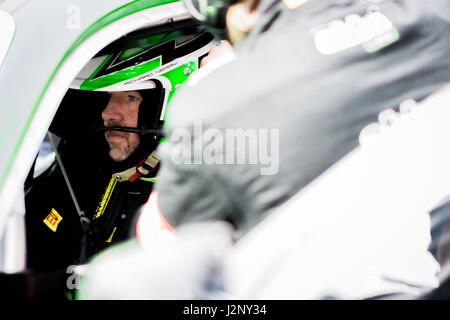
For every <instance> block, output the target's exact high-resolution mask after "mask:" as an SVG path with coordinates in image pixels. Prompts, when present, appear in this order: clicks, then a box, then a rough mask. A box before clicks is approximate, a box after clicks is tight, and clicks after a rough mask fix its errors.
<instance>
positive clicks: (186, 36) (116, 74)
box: [71, 27, 220, 125]
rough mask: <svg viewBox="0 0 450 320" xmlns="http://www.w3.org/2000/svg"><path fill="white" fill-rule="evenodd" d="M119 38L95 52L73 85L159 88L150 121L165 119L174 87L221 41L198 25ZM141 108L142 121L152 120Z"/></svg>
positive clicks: (113, 88)
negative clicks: (156, 106)
mask: <svg viewBox="0 0 450 320" xmlns="http://www.w3.org/2000/svg"><path fill="white" fill-rule="evenodd" d="M141 33H142V32H141ZM119 40H120V41H116V42H114V43H112V44H111V45H110V46H108V47H106V48H104V49H103V50H102V51H100V52H99V53H98V54H97V55H96V56H94V58H92V59H91V61H90V62H89V63H88V64H87V65H86V66H85V67H84V68H83V69H82V70H81V72H80V73H79V74H78V76H77V77H76V78H75V80H74V81H73V83H72V85H71V88H72V89H78V90H88V91H107V92H110V91H131V90H139V91H141V92H142V90H145V91H147V89H159V90H160V92H161V93H160V94H159V96H161V98H160V99H158V100H159V104H160V105H159V106H158V111H157V113H158V114H157V115H156V119H152V121H151V122H155V120H159V121H163V120H164V117H165V114H166V111H167V110H166V107H167V104H168V102H169V101H170V99H171V97H172V96H173V94H174V92H175V89H177V88H178V87H179V86H180V85H181V84H183V83H184V82H185V81H186V79H187V78H188V77H189V75H190V74H192V72H194V71H195V70H197V69H198V67H199V62H200V59H201V58H202V57H203V56H205V55H206V54H207V53H208V51H209V50H210V49H211V48H212V47H214V46H216V45H218V44H219V43H220V42H219V41H218V40H217V39H216V38H215V37H214V35H213V34H211V33H209V32H207V31H205V30H204V29H199V28H198V27H197V28H188V29H187V30H186V29H184V30H177V31H173V29H172V30H170V31H169V32H161V33H158V34H152V35H145V34H144V35H140V34H139V33H138V35H133V36H128V35H127V36H125V37H123V38H122V39H119ZM145 91H144V92H145ZM152 91H154V90H152ZM144 100H145V99H144ZM140 109H142V108H140ZM146 109H148V108H146ZM142 111H143V112H141V110H140V111H139V113H140V115H139V123H140V124H143V123H145V124H146V125H148V123H149V120H148V119H146V120H144V118H148V115H147V116H145V115H144V114H145V113H146V112H144V110H142ZM141 113H142V114H141ZM147 113H148V111H147ZM152 113H155V112H154V109H153V112H152ZM153 117H155V115H153ZM138 125H139V124H138Z"/></svg>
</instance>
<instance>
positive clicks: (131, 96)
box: [128, 95, 139, 102]
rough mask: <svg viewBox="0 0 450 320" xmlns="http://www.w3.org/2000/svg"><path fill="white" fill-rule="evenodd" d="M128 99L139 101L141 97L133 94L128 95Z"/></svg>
mask: <svg viewBox="0 0 450 320" xmlns="http://www.w3.org/2000/svg"><path fill="white" fill-rule="evenodd" d="M128 101H130V102H138V101H139V97H136V96H133V95H128Z"/></svg>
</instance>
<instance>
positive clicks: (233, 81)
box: [155, 0, 450, 237]
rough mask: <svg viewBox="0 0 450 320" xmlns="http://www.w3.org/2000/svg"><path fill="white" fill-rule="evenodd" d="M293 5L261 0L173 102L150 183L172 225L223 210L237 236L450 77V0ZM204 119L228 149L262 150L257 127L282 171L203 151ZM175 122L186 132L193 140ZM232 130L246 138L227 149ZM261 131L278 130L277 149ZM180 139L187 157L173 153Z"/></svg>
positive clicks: (215, 216)
mask: <svg viewBox="0 0 450 320" xmlns="http://www.w3.org/2000/svg"><path fill="white" fill-rule="evenodd" d="M244 4H245V2H244ZM289 7H290V8H288V7H287V6H286V5H285V2H279V1H262V2H261V4H260V5H259V6H258V9H257V12H258V19H257V22H256V23H255V25H254V27H253V28H252V29H251V31H250V32H249V33H248V35H247V36H245V37H244V38H243V39H242V40H240V41H237V42H236V43H235V48H236V53H237V57H238V58H237V59H235V60H234V61H232V62H229V63H227V64H225V65H222V66H221V67H219V68H217V69H216V70H214V72H211V73H209V74H208V75H207V76H206V77H205V78H204V79H202V80H200V81H198V83H197V84H196V85H195V86H193V87H192V88H190V90H185V91H184V92H182V94H180V95H178V96H177V97H176V98H175V100H174V101H173V104H172V105H171V109H170V110H169V113H168V125H167V127H166V132H167V136H168V137H169V138H168V140H167V141H166V142H165V143H164V144H162V145H161V146H160V148H159V150H158V152H159V154H160V157H161V163H162V166H161V169H160V172H159V179H158V181H157V183H156V186H155V189H156V191H157V192H158V204H159V207H160V209H161V212H162V214H163V215H164V216H165V218H166V219H167V221H168V222H169V224H171V225H172V226H174V227H176V226H179V225H181V224H184V223H187V222H196V221H203V220H225V221H229V222H231V223H232V224H233V225H234V226H235V227H236V228H237V231H238V232H237V236H238V237H239V236H241V235H242V234H244V233H245V232H247V231H248V230H249V229H251V228H252V227H253V226H255V225H256V224H257V223H258V222H259V221H261V219H263V218H264V217H265V216H267V215H268V214H269V213H270V212H271V211H273V210H274V209H275V208H277V207H278V206H279V205H280V204H282V203H284V202H285V201H286V200H287V199H289V198H291V197H292V196H293V195H294V194H296V193H297V192H298V191H300V190H301V189H302V188H303V187H304V186H306V185H307V184H308V183H310V182H311V181H313V180H314V179H315V178H316V177H317V176H319V175H320V174H321V173H323V172H324V171H325V170H326V169H327V168H329V167H330V166H331V165H332V164H333V163H335V162H336V161H337V160H339V159H341V158H342V157H343V156H345V155H346V154H347V153H348V152H349V151H351V150H352V149H353V148H355V147H356V146H357V145H358V136H359V133H360V131H361V129H362V128H364V126H366V125H367V124H369V123H371V122H373V121H376V120H377V116H378V114H379V112H380V111H382V110H384V109H387V108H398V106H399V104H400V103H401V102H402V101H404V100H406V99H415V100H417V101H419V100H422V99H423V98H425V97H427V96H428V95H430V94H431V93H433V92H435V91H436V90H438V89H439V88H441V87H442V86H443V85H444V84H445V83H447V82H449V81H450V72H449V70H450V51H449V50H448V48H450V39H449V38H448V37H447V36H446V34H448V32H449V31H450V23H449V21H448V19H447V18H445V17H447V16H448V13H450V8H449V6H448V2H447V1H441V0H435V1H427V2H423V1H421V2H417V1H411V0H410V1H408V0H405V1H400V2H398V1H388V0H386V1H337V0H336V1H319V0H309V1H293V2H290V6H289ZM230 13H231V12H230ZM244 34H245V32H244ZM206 67H207V65H206ZM206 67H205V68H206ZM181 108H183V109H181ZM186 109H190V110H191V112H190V113H188V114H187V113H186V112H184V111H185V110H186ZM195 124H197V126H195ZM200 124H201V130H200ZM195 128H196V129H195ZM209 129H211V130H214V131H215V132H219V133H220V134H216V135H215V137H216V138H217V139H216V140H215V141H216V142H217V141H218V143H219V145H220V147H216V148H215V150H216V151H217V153H219V154H222V155H223V156H222V159H231V160H232V159H237V158H239V157H240V156H242V155H243V152H247V153H248V152H249V150H258V149H257V147H258V145H257V144H254V145H251V144H250V143H248V141H249V140H248V139H249V137H250V135H251V134H253V133H254V134H255V135H256V137H257V138H258V139H259V140H258V141H259V142H260V143H263V146H264V147H265V148H266V149H268V151H269V152H268V153H267V154H272V155H273V156H274V157H273V158H272V160H274V161H275V160H279V163H278V171H276V172H275V173H273V174H269V175H264V174H262V169H265V168H267V166H268V162H267V161H266V162H265V161H263V160H264V159H263V158H262V157H260V158H259V159H257V161H256V163H255V161H254V162H253V163H250V162H249V161H247V162H244V163H238V162H237V161H234V162H233V161H230V162H229V163H227V162H226V161H222V163H220V161H217V162H215V161H208V160H207V159H205V155H208V154H209V151H208V149H207V146H209V147H211V146H212V145H214V144H213V141H214V140H212V139H211V137H210V136H207V135H203V134H202V133H206V132H208V130H209ZM180 130H186V131H188V132H189V133H190V137H191V140H190V144H188V143H185V142H184V141H182V140H180V139H179V136H180V135H179V133H180ZM211 130H210V131H209V133H210V132H212V131H211ZM227 130H234V131H235V132H237V130H241V132H242V134H241V136H240V137H238V139H242V140H241V141H243V142H242V143H243V144H244V146H245V141H247V145H246V148H244V149H243V150H242V149H241V150H239V148H238V147H236V148H234V149H231V150H229V149H227V148H226V147H225V145H226V143H225V142H223V143H222V141H225V140H224V139H222V138H223V137H226V132H227ZM264 130H265V131H264ZM264 132H266V133H267V132H268V133H274V135H273V137H274V141H275V142H276V143H275V144H274V145H273V146H274V147H273V148H272V150H270V149H271V144H270V137H269V138H268V137H267V136H263V133H264ZM258 134H260V135H259V136H258ZM277 135H278V137H279V140H277ZM220 139H222V140H220ZM245 139H247V140H245ZM264 139H265V140H264ZM202 142H203V148H202V147H199V148H189V146H194V145H198V146H201V145H202ZM227 142H230V143H231V142H232V141H227ZM257 143H258V142H257ZM231 145H232V143H231ZM259 147H261V145H260V146H259ZM180 148H181V149H183V148H184V149H186V150H185V151H186V152H185V153H184V154H185V155H189V154H191V158H188V157H186V158H184V159H183V161H174V159H175V160H177V159H176V156H175V151H177V150H179V149H180ZM252 148H253V149H252ZM261 150H262V149H259V151H261ZM262 151H264V150H262ZM270 151H272V152H273V153H270ZM263 154H264V153H263ZM275 156H277V157H275ZM227 157H228V158H227ZM216 159H219V158H216ZM205 160H206V161H205ZM219 160H220V159H219ZM266 160H267V159H266ZM269 160H270V158H269ZM269 164H270V163H269Z"/></svg>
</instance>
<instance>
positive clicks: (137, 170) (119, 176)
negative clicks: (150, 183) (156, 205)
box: [112, 150, 159, 182]
mask: <svg viewBox="0 0 450 320" xmlns="http://www.w3.org/2000/svg"><path fill="white" fill-rule="evenodd" d="M158 163H159V156H158V153H157V152H156V150H153V152H152V153H151V154H150V155H149V156H148V157H147V158H146V159H145V160H144V161H143V162H141V163H139V164H138V165H137V166H136V167H133V168H130V169H127V170H125V171H122V172H118V173H114V174H113V175H112V178H113V179H115V180H116V181H119V182H122V181H127V180H130V181H131V182H133V181H135V180H136V179H137V178H139V177H140V176H146V175H148V174H149V173H150V172H152V171H153V169H155V168H156V166H157V165H158Z"/></svg>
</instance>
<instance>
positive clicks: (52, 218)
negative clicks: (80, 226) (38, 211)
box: [44, 208, 63, 232]
mask: <svg viewBox="0 0 450 320" xmlns="http://www.w3.org/2000/svg"><path fill="white" fill-rule="evenodd" d="M62 219H63V218H62V217H61V216H60V215H59V213H58V212H57V211H56V210H55V209H54V208H52V210H51V211H50V213H49V215H48V216H47V217H46V218H45V219H44V223H45V224H46V225H47V227H49V228H50V230H52V231H53V232H56V228H58V224H59V223H60V222H61V220H62Z"/></svg>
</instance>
